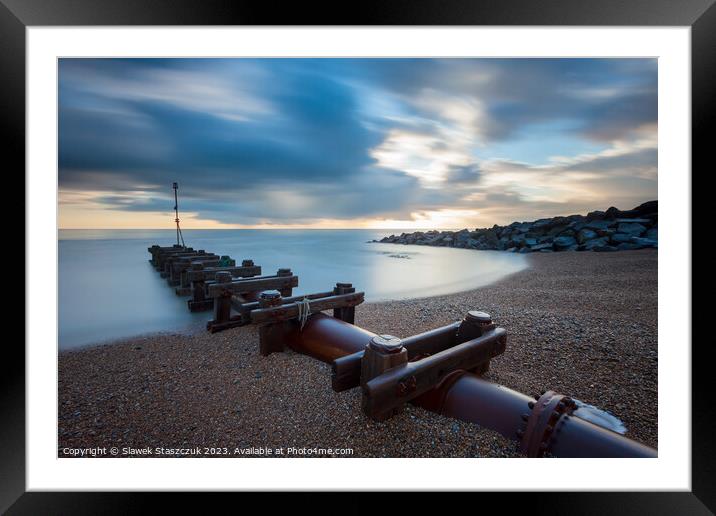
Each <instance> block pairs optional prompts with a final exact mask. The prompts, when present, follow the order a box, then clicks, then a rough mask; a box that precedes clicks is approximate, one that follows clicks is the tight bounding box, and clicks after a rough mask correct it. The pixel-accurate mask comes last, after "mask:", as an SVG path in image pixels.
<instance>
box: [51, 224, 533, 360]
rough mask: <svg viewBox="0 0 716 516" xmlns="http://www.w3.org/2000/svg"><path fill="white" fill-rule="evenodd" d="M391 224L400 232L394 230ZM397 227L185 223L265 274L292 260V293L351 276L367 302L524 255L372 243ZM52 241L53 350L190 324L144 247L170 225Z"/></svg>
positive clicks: (519, 265)
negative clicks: (202, 226) (55, 282)
mask: <svg viewBox="0 0 716 516" xmlns="http://www.w3.org/2000/svg"><path fill="white" fill-rule="evenodd" d="M398 232H399V231H398ZM392 233H395V231H394V230H393V231H390V230H387V231H380V230H185V231H184V240H185V242H186V244H187V245H188V246H191V247H193V248H194V249H206V250H207V251H210V252H214V253H216V254H219V255H222V254H228V255H230V256H231V257H232V258H234V259H236V261H237V262H239V263H240V262H241V260H242V259H245V258H251V259H252V260H254V262H255V263H256V264H257V265H261V266H262V273H263V274H275V273H276V270H277V269H278V268H280V267H290V268H291V270H292V271H293V272H294V274H296V275H298V277H299V286H298V288H297V289H294V293H295V294H303V293H311V292H320V291H326V290H330V289H331V288H333V286H334V285H335V283H336V282H339V281H340V282H351V283H353V285H354V286H355V287H356V288H357V289H358V290H361V291H364V292H365V294H366V300H367V301H380V300H388V299H405V298H413V297H424V296H434V295H439V294H448V293H451V292H459V291H463V290H468V289H471V288H475V287H479V286H482V285H486V284H488V283H492V282H494V281H496V280H498V279H500V278H503V277H504V276H506V275H508V274H512V273H514V272H517V271H519V270H522V269H524V268H525V267H526V266H527V265H526V260H525V257H524V256H523V255H517V254H513V253H502V252H498V251H470V250H465V249H450V248H436V247H425V246H405V245H398V244H371V243H367V241H368V240H372V239H374V238H380V237H383V236H386V235H389V234H392ZM59 238H60V240H59V243H58V245H59V346H60V349H68V348H73V347H78V346H82V345H86V344H90V343H97V342H101V341H108V340H113V339H117V338H120V337H128V336H132V335H139V334H143V333H151V332H159V331H167V330H182V329H187V328H190V327H198V326H200V325H201V324H203V323H204V322H205V321H207V320H208V319H210V318H211V314H210V312H204V313H199V314H192V313H190V312H189V311H188V309H187V306H186V299H187V298H184V297H178V296H176V295H175V294H174V291H173V289H172V288H170V287H169V286H168V285H167V283H166V280H165V279H162V278H160V277H159V274H158V273H157V272H156V271H155V270H154V268H153V267H152V266H151V265H150V264H149V262H148V259H149V253H148V252H147V247H149V246H151V245H153V244H159V245H171V244H173V243H175V233H174V232H173V231H172V230H62V231H60V237H59Z"/></svg>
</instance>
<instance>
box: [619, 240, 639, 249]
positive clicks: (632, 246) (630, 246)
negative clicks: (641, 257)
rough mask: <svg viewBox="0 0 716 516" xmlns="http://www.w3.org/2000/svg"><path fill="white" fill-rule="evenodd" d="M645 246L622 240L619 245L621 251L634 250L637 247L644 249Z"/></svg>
mask: <svg viewBox="0 0 716 516" xmlns="http://www.w3.org/2000/svg"><path fill="white" fill-rule="evenodd" d="M642 248H643V247H642V246H640V245H639V244H632V243H631V242H622V243H621V244H619V245H618V246H617V249H619V250H620V251H632V250H635V249H642Z"/></svg>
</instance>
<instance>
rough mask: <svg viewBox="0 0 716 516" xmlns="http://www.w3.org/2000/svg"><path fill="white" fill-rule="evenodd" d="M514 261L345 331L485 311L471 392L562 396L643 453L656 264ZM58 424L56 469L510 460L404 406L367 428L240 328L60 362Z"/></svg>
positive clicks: (493, 436) (474, 430) (320, 376)
mask: <svg viewBox="0 0 716 516" xmlns="http://www.w3.org/2000/svg"><path fill="white" fill-rule="evenodd" d="M529 261H530V268H529V269H526V270H524V271H521V272H518V273H516V274H514V275H512V276H510V277H508V278H505V279H503V280H501V281H499V282H498V283H495V284H492V285H490V286H487V287H483V288H479V289H477V290H472V291H469V292H463V293H458V294H450V295H446V296H439V297H432V298H423V299H412V300H405V301H392V302H386V303H370V304H364V305H360V306H359V307H357V309H356V323H357V324H358V325H359V326H362V327H364V328H366V329H369V330H371V331H374V332H376V333H390V334H393V335H397V336H400V337H407V336H409V335H413V334H416V333H419V332H422V331H426V330H429V329H432V328H436V327H438V326H442V325H444V324H448V323H450V322H453V321H455V320H458V319H461V318H462V317H463V316H464V314H465V312H467V310H470V309H478V310H484V311H487V312H489V313H490V314H491V315H492V317H493V320H494V321H495V322H496V323H498V324H499V325H500V326H502V327H504V328H505V329H506V330H507V331H508V345H507V351H506V352H505V354H504V355H502V356H500V357H498V358H497V359H495V360H493V362H492V366H491V369H490V372H489V373H488V374H487V375H486V378H487V379H489V380H491V381H494V382H498V383H501V384H503V385H505V386H507V387H510V388H512V389H515V390H518V391H521V392H524V393H527V394H534V393H537V392H541V391H543V390H546V389H553V390H556V391H559V392H562V393H564V394H569V395H571V396H574V397H575V398H578V399H580V400H582V401H584V402H586V403H590V404H593V405H596V406H597V407H600V408H603V409H606V410H608V411H610V412H612V413H613V414H614V415H615V416H617V417H618V418H620V419H621V420H622V421H623V422H624V423H625V424H626V426H627V428H628V431H627V434H626V435H627V436H628V437H631V438H632V439H636V440H639V441H641V442H644V443H645V444H648V445H650V446H654V447H656V446H657V251H656V250H642V251H626V252H617V253H576V252H565V253H544V254H542V253H534V254H531V255H529ZM168 294H169V292H168ZM58 412H59V445H58V454H59V456H60V457H64V456H67V455H65V454H64V453H63V449H64V448H93V447H112V446H115V447H118V448H119V449H120V450H122V448H128V447H131V448H144V447H149V448H152V449H155V448H156V447H163V448H165V449H172V450H174V449H178V448H180V449H183V450H185V451H184V452H181V453H190V452H189V450H193V449H194V448H195V447H198V448H199V451H200V453H201V454H202V455H205V454H206V453H205V450H204V448H205V447H208V448H212V447H213V448H218V450H214V452H213V453H218V455H213V456H229V457H236V456H241V455H237V454H235V452H236V451H237V450H247V449H250V448H260V447H268V448H273V449H275V448H283V449H284V450H285V451H286V452H287V453H288V452H289V448H295V449H296V450H295V451H293V452H292V454H290V455H287V456H294V457H295V456H308V454H309V453H311V452H310V450H312V449H314V448H316V449H317V448H321V449H327V448H331V449H337V448H341V449H351V450H352V452H350V454H349V455H346V454H343V453H342V452H341V453H335V452H334V453H333V455H336V456H338V455H340V456H355V457H513V456H519V453H518V452H517V449H516V443H514V442H513V441H510V440H508V439H505V438H503V437H502V436H500V435H499V434H497V433H495V432H492V431H490V430H487V429H484V428H480V427H478V426H477V425H474V424H471V423H464V422H460V421H456V420H453V419H449V418H446V417H443V416H439V415H436V414H433V413H430V412H427V411H425V410H423V409H420V408H418V407H414V406H412V405H409V406H408V407H407V408H406V410H405V411H404V412H403V413H402V414H400V415H398V416H396V417H394V418H392V419H390V420H388V421H385V422H373V421H370V420H368V419H366V418H365V417H364V416H363V414H362V412H361V410H360V389H353V390H351V391H347V392H343V393H335V392H333V391H332V389H331V387H330V368H329V366H328V365H326V364H322V363H320V362H317V361H315V360H313V359H310V358H308V357H305V356H302V355H299V354H296V353H293V352H291V351H288V352H286V353H274V354H272V355H270V356H269V357H261V356H260V355H259V354H258V333H257V330H256V328H254V327H243V328H236V329H233V330H228V331H225V332H221V333H217V334H213V335H212V334H209V333H206V332H197V333H194V334H162V335H152V336H144V337H137V338H133V339H128V340H124V341H120V342H116V343H113V344H109V345H101V346H94V347H88V348H83V349H80V350H75V351H63V352H61V353H60V355H59V407H58ZM224 448H226V452H227V453H228V455H223V454H224ZM302 452H303V453H305V454H306V455H303V454H302ZM178 454H180V453H177V455H178ZM208 455H212V453H211V452H210V453H209V454H208ZM119 456H127V455H122V453H121V451H120V455H119ZM135 456H136V455H135ZM152 456H156V455H152ZM251 456H256V455H251ZM311 456H313V455H311Z"/></svg>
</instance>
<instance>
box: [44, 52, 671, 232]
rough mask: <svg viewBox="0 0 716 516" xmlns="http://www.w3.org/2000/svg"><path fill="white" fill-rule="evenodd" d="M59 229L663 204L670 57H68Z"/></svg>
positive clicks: (467, 219) (421, 221) (488, 219)
mask: <svg viewBox="0 0 716 516" xmlns="http://www.w3.org/2000/svg"><path fill="white" fill-rule="evenodd" d="M58 100H59V108H58V109H59V118H58V127H59V135H58V140H59V149H58V154H59V155H58V187H59V226H60V227H61V228H67V229H69V228H171V227H172V226H173V224H174V214H173V212H172V210H173V208H174V202H173V191H172V188H171V187H172V183H173V182H175V181H176V182H178V183H179V209H180V218H181V221H182V222H181V223H182V227H184V228H243V227H247V228H291V227H296V228H299V227H300V228H383V229H385V228H391V229H393V228H396V229H401V228H405V229H423V228H424V229H461V228H465V227H467V228H477V227H490V226H492V225H493V224H509V223H510V222H513V221H526V220H535V219H538V218H542V217H551V216H556V215H569V214H574V213H583V214H586V213H587V212H588V211H592V210H595V209H601V210H603V209H606V208H608V207H610V206H616V207H618V208H620V209H630V208H633V207H635V206H637V205H638V204H641V203H642V202H645V201H648V200H652V199H656V198H657V61H656V59H591V58H590V59H484V58H482V59H114V58H112V59H74V58H73V59H60V61H59V90H58Z"/></svg>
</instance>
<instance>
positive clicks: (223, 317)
mask: <svg viewBox="0 0 716 516" xmlns="http://www.w3.org/2000/svg"><path fill="white" fill-rule="evenodd" d="M216 282H217V283H219V284H222V283H231V273H230V272H227V271H220V272H217V273H216ZM230 318H231V292H230V291H228V290H227V291H225V292H222V293H221V294H220V295H219V296H218V297H216V298H215V299H214V321H213V322H215V323H222V322H227V321H228V320H229V319H230Z"/></svg>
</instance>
